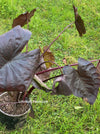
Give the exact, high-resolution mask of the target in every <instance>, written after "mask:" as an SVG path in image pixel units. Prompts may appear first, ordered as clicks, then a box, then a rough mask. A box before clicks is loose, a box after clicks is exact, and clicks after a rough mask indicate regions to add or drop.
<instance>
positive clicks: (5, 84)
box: [0, 26, 40, 92]
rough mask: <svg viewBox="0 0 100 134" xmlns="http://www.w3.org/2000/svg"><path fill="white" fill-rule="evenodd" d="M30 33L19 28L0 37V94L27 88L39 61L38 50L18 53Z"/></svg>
mask: <svg viewBox="0 0 100 134" xmlns="http://www.w3.org/2000/svg"><path fill="white" fill-rule="evenodd" d="M30 36H31V32H30V31H28V30H24V29H22V28H21V27H20V26H17V27H15V28H13V29H12V30H11V31H9V32H8V33H6V34H4V35H2V36H0V92H2V91H3V92H4V91H23V90H27V88H28V87H29V85H30V83H31V80H32V77H33V75H34V74H35V72H36V68H37V66H38V63H39V59H40V50H39V49H36V50H33V51H30V52H27V53H20V52H21V50H22V49H23V47H24V46H25V44H26V43H27V42H28V40H29V39H30Z"/></svg>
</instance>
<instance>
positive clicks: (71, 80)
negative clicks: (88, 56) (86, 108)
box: [54, 58, 100, 104]
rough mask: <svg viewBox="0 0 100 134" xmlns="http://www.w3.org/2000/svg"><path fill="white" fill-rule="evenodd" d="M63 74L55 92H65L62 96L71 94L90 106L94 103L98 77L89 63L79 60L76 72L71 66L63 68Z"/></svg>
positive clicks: (99, 81)
mask: <svg viewBox="0 0 100 134" xmlns="http://www.w3.org/2000/svg"><path fill="white" fill-rule="evenodd" d="M63 73H64V75H63V77H62V79H61V80H60V81H59V85H58V87H57V88H55V87H54V89H55V90H56V91H57V90H59V91H65V92H63V95H67V92H68V93H69V94H68V95H70V94H71V92H72V93H73V94H74V95H75V96H78V97H82V98H83V99H84V100H86V101H87V102H88V103H90V104H93V103H94V102H95V100H96V98H97V94H98V90H99V86H100V79H99V76H100V75H99V74H98V73H97V72H96V67H94V65H93V64H92V63H91V62H89V61H86V60H84V59H82V58H79V59H78V70H75V69H74V68H72V67H71V66H65V67H64V68H63ZM62 83H63V84H62ZM60 94H61V92H60Z"/></svg>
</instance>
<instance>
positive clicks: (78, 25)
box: [73, 5, 86, 36]
mask: <svg viewBox="0 0 100 134" xmlns="http://www.w3.org/2000/svg"><path fill="white" fill-rule="evenodd" d="M73 9H74V15H75V25H76V29H77V31H78V32H79V35H80V36H82V35H83V34H85V33H86V29H85V26H84V21H83V20H82V19H81V16H80V15H79V14H78V11H77V8H76V7H75V6H74V5H73Z"/></svg>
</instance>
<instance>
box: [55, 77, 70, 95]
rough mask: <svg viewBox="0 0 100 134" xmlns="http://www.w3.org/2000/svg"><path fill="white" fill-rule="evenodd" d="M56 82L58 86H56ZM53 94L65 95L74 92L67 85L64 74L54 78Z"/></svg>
mask: <svg viewBox="0 0 100 134" xmlns="http://www.w3.org/2000/svg"><path fill="white" fill-rule="evenodd" d="M58 82H59V85H58ZM56 83H57V85H58V86H56ZM52 94H57V95H65V96H68V95H71V94H72V91H71V90H70V89H69V87H68V86H67V83H66V81H65V76H64V75H63V76H61V77H58V78H56V79H55V80H54V83H53V92H52Z"/></svg>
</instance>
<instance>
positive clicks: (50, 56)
mask: <svg viewBox="0 0 100 134" xmlns="http://www.w3.org/2000/svg"><path fill="white" fill-rule="evenodd" d="M47 48H48V46H45V47H44V48H43V52H45V50H46V49H47ZM43 57H44V61H51V62H49V63H46V67H47V69H48V68H50V67H51V66H52V64H53V63H52V62H54V61H55V57H54V55H53V53H52V52H51V51H50V49H48V50H47V51H46V52H45V53H44V56H43Z"/></svg>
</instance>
